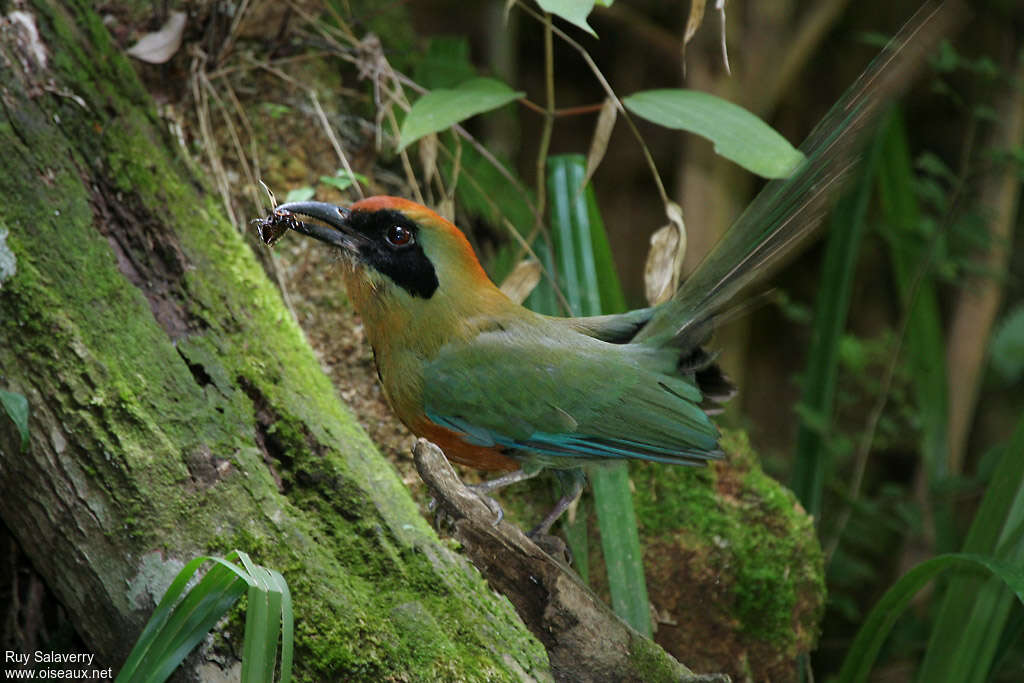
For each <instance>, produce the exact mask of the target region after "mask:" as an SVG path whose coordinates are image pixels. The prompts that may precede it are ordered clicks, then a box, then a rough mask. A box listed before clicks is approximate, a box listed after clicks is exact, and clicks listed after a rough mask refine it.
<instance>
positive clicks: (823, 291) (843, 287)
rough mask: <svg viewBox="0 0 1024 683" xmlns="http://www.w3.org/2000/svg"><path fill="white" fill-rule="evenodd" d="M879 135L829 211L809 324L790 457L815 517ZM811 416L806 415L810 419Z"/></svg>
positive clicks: (797, 489) (796, 487)
mask: <svg viewBox="0 0 1024 683" xmlns="http://www.w3.org/2000/svg"><path fill="white" fill-rule="evenodd" d="M882 139H883V138H882V137H881V136H876V138H875V142H874V143H873V144H872V145H871V148H870V150H869V151H868V155H867V159H866V160H865V163H864V165H863V166H862V167H861V170H860V175H859V177H858V179H857V184H856V185H855V186H854V188H853V191H852V192H851V193H850V194H848V195H846V196H844V197H843V198H842V199H841V200H840V201H839V203H838V205H837V206H836V210H835V211H834V212H833V213H832V221H831V225H830V228H829V232H828V246H827V247H826V251H825V262H824V266H823V268H822V274H821V287H820V289H819V290H818V297H817V300H816V302H815V305H814V311H815V313H814V329H813V332H812V335H811V349H810V352H809V353H808V361H807V371H806V373H805V375H804V382H803V393H802V396H801V398H800V406H801V408H802V410H803V411H804V419H803V420H801V422H800V427H799V430H798V432H797V440H796V455H795V457H794V463H793V475H792V476H793V492H794V493H795V494H796V496H797V498H799V499H800V502H801V503H802V504H803V506H804V508H805V509H806V510H807V512H809V513H810V514H811V515H812V516H814V518H815V519H816V520H817V519H820V518H821V503H822V498H823V491H824V485H825V472H826V471H827V470H828V467H829V452H828V450H827V449H826V447H825V444H826V437H828V435H829V429H828V427H829V424H830V422H831V419H832V412H833V404H834V399H835V385H836V375H837V374H838V370H839V344H840V341H841V337H842V334H843V329H844V328H845V327H846V316H847V313H848V312H849V308H850V293H851V291H852V290H853V277H854V271H855V269H856V266H857V256H858V254H859V253H860V243H861V239H862V237H863V235H864V227H865V221H864V216H865V215H866V213H867V207H868V200H869V199H870V197H871V188H872V185H873V184H874V176H875V171H876V168H877V165H878V164H877V162H878V158H879V154H880V151H881V142H882ZM809 418H811V419H809Z"/></svg>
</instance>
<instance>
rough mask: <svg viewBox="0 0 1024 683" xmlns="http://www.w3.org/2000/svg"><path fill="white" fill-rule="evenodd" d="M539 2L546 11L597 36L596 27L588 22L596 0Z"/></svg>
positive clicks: (545, 0) (544, 0) (548, 0)
mask: <svg viewBox="0 0 1024 683" xmlns="http://www.w3.org/2000/svg"><path fill="white" fill-rule="evenodd" d="M537 4H538V5H540V8H541V9H542V10H544V11H545V12H550V13H551V14H554V15H555V16H556V17H561V18H562V19H565V20H566V21H568V22H569V23H570V24H572V25H573V26H579V27H580V28H581V29H583V30H584V31H586V32H587V33H589V34H590V35H592V36H594V37H595V38H596V37H597V34H596V33H594V29H592V28H590V24H588V23H587V17H588V16H590V11H591V10H592V9H594V0H537ZM601 4H605V3H601ZM607 4H608V5H610V4H611V3H610V2H609V3H607Z"/></svg>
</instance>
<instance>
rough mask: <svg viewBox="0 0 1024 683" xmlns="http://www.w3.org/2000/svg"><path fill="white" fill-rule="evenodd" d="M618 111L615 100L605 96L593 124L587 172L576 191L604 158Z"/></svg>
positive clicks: (584, 185)
mask: <svg viewBox="0 0 1024 683" xmlns="http://www.w3.org/2000/svg"><path fill="white" fill-rule="evenodd" d="M618 113H619V109H618V106H617V103H616V102H615V100H614V99H612V98H611V97H607V98H605V101H604V104H602V105H601V113H600V114H598V116H597V125H596V126H594V138H593V139H592V140H591V141H590V151H589V152H587V173H586V175H585V176H584V178H583V183H582V184H581V185H580V187H579V189H578V190H577V192H582V191H583V188H584V187H586V186H587V183H589V182H590V178H591V176H593V175H594V171H596V170H597V167H598V166H599V165H600V164H601V160H602V159H604V153H605V152H607V151H608V140H610V139H611V137H612V129H613V128H615V119H616V118H618Z"/></svg>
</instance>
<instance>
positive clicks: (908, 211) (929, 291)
mask: <svg viewBox="0 0 1024 683" xmlns="http://www.w3.org/2000/svg"><path fill="white" fill-rule="evenodd" d="M884 135H885V149H884V153H883V160H882V163H881V164H880V168H879V172H878V190H879V200H880V204H881V209H882V217H883V220H884V223H885V226H886V229H885V230H883V235H884V236H885V238H886V240H887V242H888V243H889V258H890V260H891V261H892V268H893V273H894V275H895V280H896V286H897V289H898V290H899V293H900V298H901V300H902V303H903V307H904V309H905V310H906V311H907V313H906V315H907V329H906V341H905V344H906V353H905V358H906V359H907V363H908V364H909V365H910V368H911V370H912V373H911V374H912V376H913V381H914V397H915V402H916V404H917V409H918V414H919V416H920V424H921V456H922V457H923V458H924V463H925V467H926V468H927V472H928V481H929V483H930V484H931V486H932V487H933V488H934V487H935V485H936V484H938V483H940V482H941V481H942V480H943V479H944V478H945V477H946V474H947V459H948V457H949V445H948V442H947V437H948V433H949V425H948V423H947V413H946V411H947V409H948V398H947V392H948V387H947V377H946V372H945V369H946V345H945V340H944V336H943V323H942V317H941V314H940V312H939V303H938V294H937V292H936V289H935V285H934V282H933V279H932V278H931V277H930V276H928V271H927V270H925V271H922V264H926V265H927V264H928V263H930V261H931V252H932V250H933V248H934V244H933V242H934V239H935V238H934V237H930V236H928V235H924V236H922V231H921V212H920V209H919V208H918V203H917V195H916V192H915V188H914V172H913V166H912V161H911V158H910V151H909V145H908V143H907V132H906V124H905V123H904V122H903V117H902V115H901V114H900V113H899V112H898V111H897V113H895V114H894V115H893V117H892V118H891V120H890V125H888V126H886V130H885V133H884ZM940 500H941V498H940ZM952 517H953V511H952V510H951V509H950V508H949V506H948V505H945V506H940V507H939V508H938V509H936V514H935V518H936V531H937V542H938V549H939V551H940V552H942V551H949V550H954V549H955V547H956V545H955V543H954V542H953V540H952V539H953V538H954V537H955V533H954V531H953V522H952Z"/></svg>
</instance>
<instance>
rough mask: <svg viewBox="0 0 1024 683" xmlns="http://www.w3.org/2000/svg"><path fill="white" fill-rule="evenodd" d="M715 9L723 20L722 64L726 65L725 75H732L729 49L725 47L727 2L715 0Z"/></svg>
mask: <svg viewBox="0 0 1024 683" xmlns="http://www.w3.org/2000/svg"><path fill="white" fill-rule="evenodd" d="M715 9H716V10H718V16H719V17H720V18H721V20H722V62H723V63H724V64H725V73H727V74H729V75H730V76H731V75H732V69H730V68H729V49H728V48H727V47H726V46H725V0H715Z"/></svg>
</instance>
